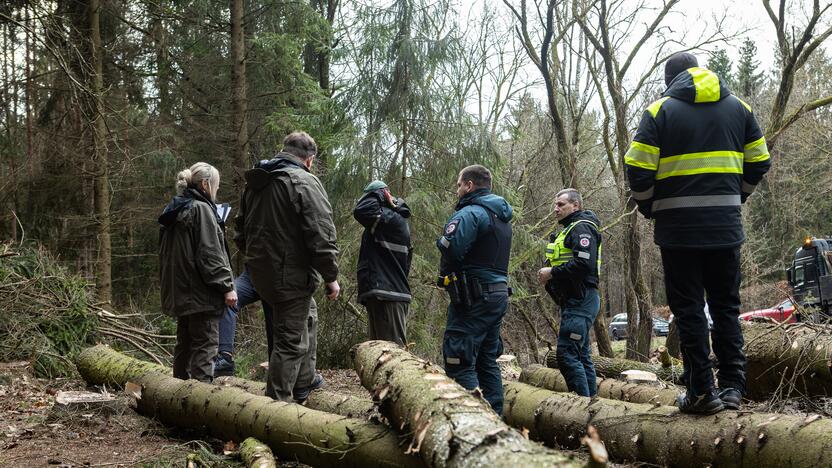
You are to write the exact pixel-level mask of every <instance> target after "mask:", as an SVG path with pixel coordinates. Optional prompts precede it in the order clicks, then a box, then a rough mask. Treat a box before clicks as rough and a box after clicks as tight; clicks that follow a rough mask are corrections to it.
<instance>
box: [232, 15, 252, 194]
mask: <svg viewBox="0 0 832 468" xmlns="http://www.w3.org/2000/svg"><path fill="white" fill-rule="evenodd" d="M244 5H245V3H244V0H231V60H232V65H231V93H232V95H231V100H232V104H233V108H234V109H233V111H232V118H231V131H232V133H233V135H234V143H233V144H234V161H233V164H234V166H235V167H237V168H241V169H242V168H247V167H248V166H249V162H248V114H247V112H248V98H247V93H248V86H247V82H246V40H245V30H244V26H243V16H244V11H243V9H244ZM243 185H244V181H243V178H242V174H241V173H237V172H236V171H235V175H234V188H235V193H240V192H242V190H243Z"/></svg>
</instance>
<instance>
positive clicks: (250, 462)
mask: <svg viewBox="0 0 832 468" xmlns="http://www.w3.org/2000/svg"><path fill="white" fill-rule="evenodd" d="M240 458H242V459H243V463H245V464H246V466H247V467H248V468H277V463H275V462H274V454H273V453H272V450H271V449H270V448H269V446H268V445H266V444H264V443H263V442H260V441H259V440H257V439H255V438H254V437H248V438H246V440H244V441H243V443H242V444H240Z"/></svg>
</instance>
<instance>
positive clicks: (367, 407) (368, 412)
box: [214, 377, 378, 420]
mask: <svg viewBox="0 0 832 468" xmlns="http://www.w3.org/2000/svg"><path fill="white" fill-rule="evenodd" d="M214 384H215V385H223V386H226V387H236V388H241V389H243V390H245V391H247V392H248V393H253V394H255V395H263V394H264V393H265V391H266V383H265V382H257V381H254V380H246V379H240V378H238V377H217V378H216V379H214ZM303 406H306V407H307V408H312V409H316V410H318V411H325V412H327V413H334V414H340V415H342V416H348V417H351V418H359V419H365V420H366V419H369V418H370V417H372V416H374V415H376V414H377V413H378V411H376V405H375V404H374V403H373V401H372V400H371V399H370V397H369V395H368V396H367V397H365V398H359V397H355V396H352V395H344V394H342V393H337V392H331V391H329V390H326V389H321V390H315V391H314V392H312V393H310V394H309V398H308V399H307V400H306V402H304V404H303Z"/></svg>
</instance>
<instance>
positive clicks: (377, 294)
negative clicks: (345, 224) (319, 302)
mask: <svg viewBox="0 0 832 468" xmlns="http://www.w3.org/2000/svg"><path fill="white" fill-rule="evenodd" d="M352 214H353V216H354V217H355V219H356V221H358V222H359V223H361V225H362V226H364V234H363V235H362V236H361V250H360V251H359V254H358V275H357V276H358V302H359V303H361V304H363V305H364V307H366V308H367V325H368V335H369V337H370V339H371V340H386V341H393V342H396V343H398V344H399V345H402V346H404V345H406V344H407V309H408V306H409V305H410V300H411V296H410V284H408V282H407V276H408V274H409V273H410V260H411V256H412V247H411V245H410V226H409V225H408V223H407V219H408V218H410V208H408V206H407V203H405V201H404V200H403V199H401V198H397V199H394V198H393V195H392V194H391V193H390V190H389V189H388V187H387V184H385V183H384V182H382V181H380V180H375V181H373V182H370V183H369V184H368V185H367V187H365V188H364V195H363V196H362V197H361V198H360V199H359V200H358V203H356V205H355V209H354V210H353V212H352Z"/></svg>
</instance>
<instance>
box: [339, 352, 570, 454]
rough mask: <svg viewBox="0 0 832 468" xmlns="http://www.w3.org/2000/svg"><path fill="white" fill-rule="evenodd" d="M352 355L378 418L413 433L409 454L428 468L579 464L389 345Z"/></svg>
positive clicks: (431, 367)
mask: <svg viewBox="0 0 832 468" xmlns="http://www.w3.org/2000/svg"><path fill="white" fill-rule="evenodd" d="M352 355H353V361H354V363H355V368H356V371H357V372H358V375H359V377H360V378H361V383H362V385H364V387H366V388H367V389H371V390H373V392H374V395H375V398H376V399H377V400H378V401H379V403H380V408H381V412H382V414H384V415H385V416H386V417H387V418H388V419H389V420H390V422H391V424H393V425H394V427H401V428H406V432H408V433H412V434H413V440H412V442H411V448H410V449H411V450H412V451H418V452H419V454H421V456H422V458H423V459H424V461H425V462H426V463H427V464H428V465H429V466H435V467H454V466H492V467H502V466H511V467H517V466H523V467H537V466H541V467H542V466H546V467H553V466H556V467H571V466H582V465H583V463H581V462H579V461H577V460H576V459H575V458H573V457H571V456H569V455H566V454H563V453H560V452H556V451H553V450H548V449H546V448H544V447H542V446H540V445H538V444H535V443H533V442H530V441H529V440H527V439H526V438H525V437H523V435H521V434H520V433H519V432H518V431H515V430H513V429H511V428H509V427H508V426H506V425H505V423H503V421H502V420H501V419H500V417H499V416H498V415H497V414H496V413H494V411H492V410H491V407H490V406H489V405H488V403H487V402H485V401H484V400H483V399H482V398H479V397H476V396H474V395H472V394H470V393H468V392H467V391H465V389H463V388H462V387H461V386H460V385H459V384H457V383H455V382H454V381H453V380H451V379H450V378H449V377H447V376H446V375H445V373H444V371H443V370H442V369H441V368H439V367H438V366H436V365H434V364H431V363H430V362H427V361H425V360H422V359H420V358H418V357H416V356H414V355H413V354H411V353H409V352H407V351H405V350H404V349H402V348H400V347H398V346H397V345H396V344H394V343H389V342H385V341H368V342H365V343H361V344H358V345H356V346H355V347H353V350H352Z"/></svg>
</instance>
